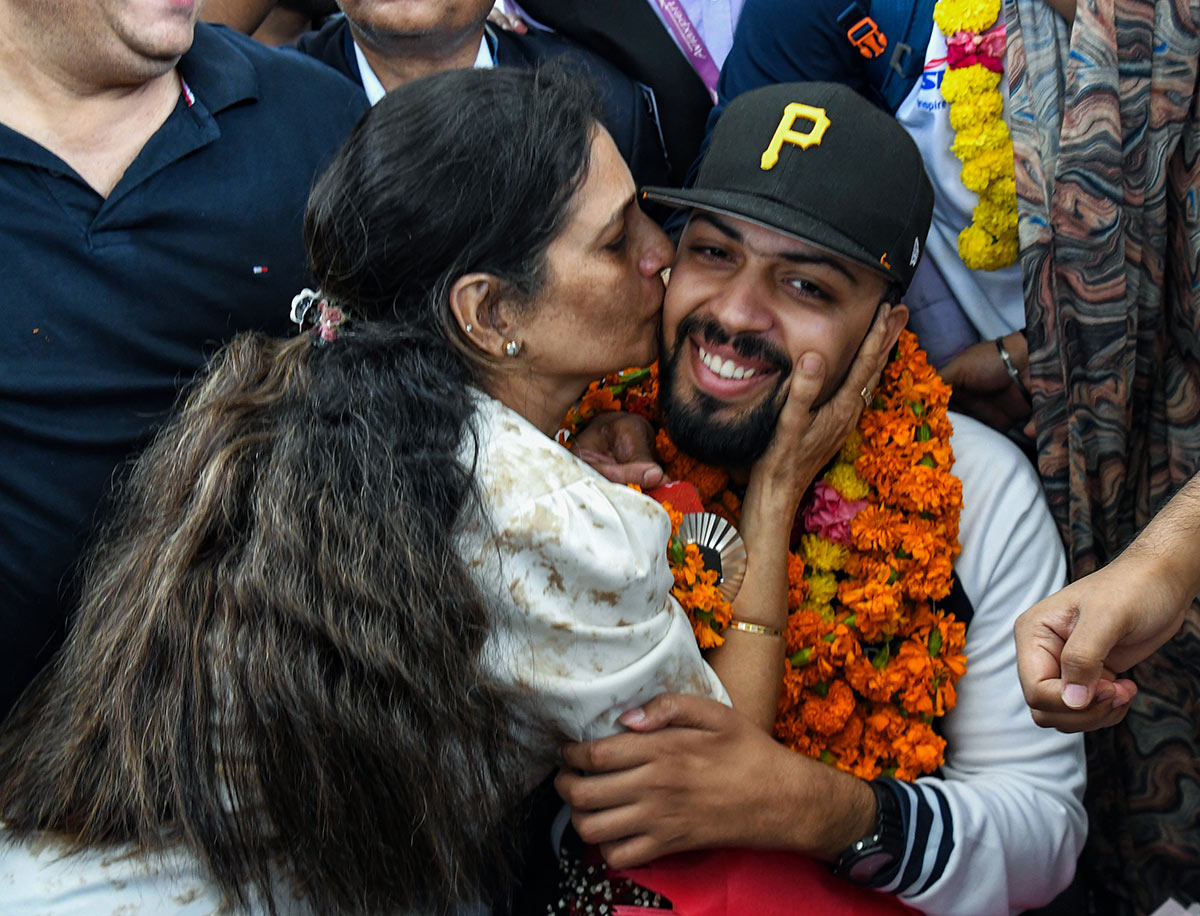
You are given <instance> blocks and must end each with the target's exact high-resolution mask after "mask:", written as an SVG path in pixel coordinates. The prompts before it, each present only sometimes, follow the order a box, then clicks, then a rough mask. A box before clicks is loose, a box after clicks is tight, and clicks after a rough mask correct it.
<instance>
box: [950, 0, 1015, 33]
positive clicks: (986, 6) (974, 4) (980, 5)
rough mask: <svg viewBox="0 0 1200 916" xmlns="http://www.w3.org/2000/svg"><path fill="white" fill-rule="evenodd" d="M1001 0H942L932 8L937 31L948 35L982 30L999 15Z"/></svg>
mask: <svg viewBox="0 0 1200 916" xmlns="http://www.w3.org/2000/svg"><path fill="white" fill-rule="evenodd" d="M1000 2H1001V0H949V2H948V0H942V2H941V3H938V4H937V6H935V7H934V8H933V22H934V24H935V25H936V26H937V27H938V31H939V32H941V33H942V34H943V35H946V36H950V35H954V34H956V33H957V32H982V31H984V29H987V28H988V27H990V26H991V25H992V24H993V23H994V22H995V21H996V19H997V18H998V17H999V16H1000Z"/></svg>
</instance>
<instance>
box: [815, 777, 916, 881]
mask: <svg viewBox="0 0 1200 916" xmlns="http://www.w3.org/2000/svg"><path fill="white" fill-rule="evenodd" d="M890 782H891V780H890V779H886V778H879V779H873V780H870V781H869V782H868V783H867V786H868V787H869V788H870V789H871V792H872V793H873V794H874V796H875V825H874V826H873V827H872V828H871V830H870V832H868V833H867V834H865V835H864V836H862V837H861V838H859V839H858V840H856V841H855V842H853V843H851V844H850V845H849V846H848V847H847V848H846V849H845V850H843V851H842V854H841V855H840V856H838V859H837V862H836V863H835V864H834V866H833V869H832V871H833V873H834V874H835V875H837V876H838V877H839V878H845V879H846V880H848V881H853V882H854V883H856V884H861V885H863V886H865V887H884V886H886V885H887V884H890V883H891V882H892V881H893V880H894V879H895V877H896V875H897V873H898V872H899V870H900V867H901V865H903V864H904V853H905V849H906V846H907V830H906V829H905V824H904V814H903V810H902V808H901V805H900V799H899V797H898V796H897V795H896V792H895V790H894V789H892V788H891V786H890V785H889V783H890ZM864 869H865V870H866V873H865V874H864V873H863V871H864Z"/></svg>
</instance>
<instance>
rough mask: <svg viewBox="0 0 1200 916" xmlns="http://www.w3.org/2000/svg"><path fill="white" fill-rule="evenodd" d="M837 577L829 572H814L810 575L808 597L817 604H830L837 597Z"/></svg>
mask: <svg viewBox="0 0 1200 916" xmlns="http://www.w3.org/2000/svg"><path fill="white" fill-rule="evenodd" d="M837 591H838V583H837V579H836V578H834V576H833V575H832V574H830V573H828V572H814V573H811V574H809V577H808V599H809V600H810V601H813V602H815V603H817V604H821V605H828V604H829V602H830V601H832V600H833V599H834V598H835V597H837Z"/></svg>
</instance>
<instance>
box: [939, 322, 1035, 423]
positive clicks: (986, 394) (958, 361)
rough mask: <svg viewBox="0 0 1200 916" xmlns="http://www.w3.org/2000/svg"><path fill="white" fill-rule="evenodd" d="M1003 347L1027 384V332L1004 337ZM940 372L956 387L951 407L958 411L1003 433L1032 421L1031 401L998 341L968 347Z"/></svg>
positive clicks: (988, 341) (943, 377)
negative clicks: (998, 346) (1011, 368)
mask: <svg viewBox="0 0 1200 916" xmlns="http://www.w3.org/2000/svg"><path fill="white" fill-rule="evenodd" d="M1004 346H1005V349H1007V350H1008V353H1009V356H1010V358H1011V359H1012V362H1013V366H1014V367H1016V369H1017V372H1018V373H1019V374H1020V376H1021V378H1022V381H1023V382H1024V383H1025V384H1026V385H1028V383H1029V377H1028V376H1029V349H1028V347H1027V346H1026V343H1025V335H1024V334H1022V333H1021V332H1019V331H1018V332H1015V333H1013V334H1009V335H1008V336H1007V337H1005V338H1004ZM938 372H939V374H940V375H941V376H942V379H943V380H945V382H946V383H947V384H948V385H950V386H951V387H952V388H953V389H954V393H953V395H952V397H951V398H950V406H951V407H953V408H954V409H955V410H961V411H962V412H963V413H965V414H967V415H968V416H972V417H974V418H975V419H976V420H979V421H980V422H982V423H986V424H987V425H988V426H990V427H992V429H996V430H999V431H1000V432H1002V433H1007V432H1008V431H1009V430H1011V429H1013V428H1014V427H1016V426H1024V424H1025V423H1026V421H1028V420H1029V417H1030V405H1029V401H1028V400H1027V399H1026V397H1025V394H1024V393H1023V392H1022V391H1021V389H1020V388H1019V387H1018V386H1017V384H1016V382H1014V381H1013V380H1012V377H1011V376H1010V375H1009V374H1008V369H1007V368H1006V367H1005V365H1004V361H1003V360H1002V359H1001V358H1000V353H999V352H998V351H997V349H996V342H995V341H993V340H985V341H984V342H983V343H977V344H973V345H972V346H969V347H967V349H965V350H963V351H962V352H961V353H960V354H958V356H956V357H954V359H952V360H950V362H948V363H946V365H944V366H942V368H941V369H940V370H938Z"/></svg>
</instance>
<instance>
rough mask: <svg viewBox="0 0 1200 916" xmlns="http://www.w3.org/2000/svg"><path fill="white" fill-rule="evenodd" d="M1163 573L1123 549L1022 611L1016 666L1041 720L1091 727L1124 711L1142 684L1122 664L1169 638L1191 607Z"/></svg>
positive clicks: (1063, 727)
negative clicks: (1122, 674) (1119, 675)
mask: <svg viewBox="0 0 1200 916" xmlns="http://www.w3.org/2000/svg"><path fill="white" fill-rule="evenodd" d="M1158 579H1159V577H1158V576H1157V575H1156V572H1155V570H1153V569H1150V568H1142V566H1141V564H1140V560H1139V559H1138V558H1137V557H1126V556H1122V557H1119V558H1118V559H1116V560H1115V561H1113V562H1112V563H1111V564H1109V565H1108V566H1106V567H1105V568H1104V569H1101V570H1099V571H1097V572H1094V573H1092V574H1091V575H1090V576H1086V577H1084V578H1083V579H1080V580H1079V581H1078V582H1075V583H1072V584H1071V585H1068V586H1067V587H1066V588H1064V589H1063V590H1062V591H1060V592H1057V593H1055V594H1053V595H1051V596H1050V597H1049V598H1046V599H1044V600H1042V601H1039V602H1038V603H1037V604H1035V605H1034V606H1033V607H1032V608H1030V609H1029V610H1028V611H1026V612H1025V613H1024V614H1022V615H1021V616H1020V617H1019V618H1018V619H1017V622H1016V625H1015V627H1014V634H1015V636H1016V640H1017V669H1018V672H1019V674H1020V677H1021V688H1022V690H1023V691H1024V692H1025V702H1026V703H1028V704H1029V706H1030V708H1031V709H1032V710H1033V719H1034V721H1035V722H1037V724H1038V725H1041V726H1045V727H1053V728H1057V729H1058V730H1059V731H1063V732H1077V731H1091V730H1092V729H1096V728H1105V727H1107V726H1110V725H1115V724H1116V723H1118V722H1120V721H1121V720H1122V719H1123V718H1125V714H1126V713H1127V712H1128V711H1129V703H1130V701H1131V700H1132V699H1133V697H1134V696H1135V695H1136V694H1137V686H1136V685H1135V684H1134V683H1133V681H1130V680H1127V679H1125V678H1117V677H1116V675H1115V672H1120V671H1125V670H1127V669H1129V668H1132V667H1133V666H1134V665H1136V664H1137V663H1138V662H1140V661H1142V660H1143V659H1145V658H1146V657H1147V656H1148V655H1150V653H1151V652H1153V651H1154V650H1155V649H1157V648H1158V647H1159V646H1161V645H1162V644H1163V643H1164V642H1166V641H1167V640H1168V639H1170V638H1171V637H1172V636H1173V635H1174V634H1175V632H1176V631H1177V630H1178V629H1179V626H1180V624H1181V623H1182V622H1183V616H1184V611H1185V610H1186V607H1187V602H1186V601H1185V602H1184V603H1183V604H1182V605H1181V604H1180V603H1179V599H1178V597H1177V595H1176V594H1175V592H1174V590H1173V589H1170V588H1168V587H1166V586H1165V583H1163V582H1161V581H1158Z"/></svg>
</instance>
